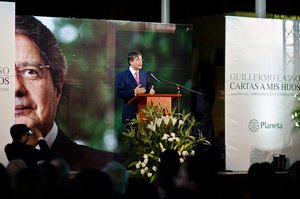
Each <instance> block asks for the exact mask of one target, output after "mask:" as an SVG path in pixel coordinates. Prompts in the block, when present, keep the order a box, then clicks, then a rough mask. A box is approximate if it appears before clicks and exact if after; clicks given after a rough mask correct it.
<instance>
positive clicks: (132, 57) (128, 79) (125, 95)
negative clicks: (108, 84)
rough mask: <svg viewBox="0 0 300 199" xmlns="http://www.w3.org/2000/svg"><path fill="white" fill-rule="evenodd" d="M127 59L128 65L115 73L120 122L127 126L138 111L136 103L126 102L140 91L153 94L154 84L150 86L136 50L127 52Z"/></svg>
mask: <svg viewBox="0 0 300 199" xmlns="http://www.w3.org/2000/svg"><path fill="white" fill-rule="evenodd" d="M127 61H128V65H129V67H128V68H127V69H126V70H124V71H122V72H120V73H119V74H117V78H116V92H117V96H118V97H119V98H120V99H122V100H123V102H124V106H123V110H122V124H124V125H126V127H127V128H129V127H130V126H129V123H130V122H131V120H132V119H134V118H136V114H137V112H138V105H137V104H128V102H129V101H130V100H131V99H132V98H134V97H135V96H137V95H139V94H142V93H149V94H154V93H155V90H154V86H153V85H152V86H150V83H149V76H148V73H147V72H145V71H144V70H142V67H143V58H142V54H141V53H140V52H138V51H132V52H130V53H128V56H127Z"/></svg>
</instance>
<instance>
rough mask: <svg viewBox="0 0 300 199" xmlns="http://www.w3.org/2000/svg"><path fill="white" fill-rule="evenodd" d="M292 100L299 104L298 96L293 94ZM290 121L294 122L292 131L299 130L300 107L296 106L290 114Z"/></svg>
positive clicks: (299, 97) (299, 98) (299, 95)
mask: <svg viewBox="0 0 300 199" xmlns="http://www.w3.org/2000/svg"><path fill="white" fill-rule="evenodd" d="M294 98H295V99H296V100H297V102H298V103H300V94H295V95H294ZM291 118H292V121H294V130H295V129H299V128H300V106H299V105H298V106H297V107H296V108H295V109H294V110H293V111H292V113H291Z"/></svg>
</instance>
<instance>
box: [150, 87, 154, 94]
mask: <svg viewBox="0 0 300 199" xmlns="http://www.w3.org/2000/svg"><path fill="white" fill-rule="evenodd" d="M154 93H155V90H154V85H152V86H151V88H150V92H149V94H154Z"/></svg>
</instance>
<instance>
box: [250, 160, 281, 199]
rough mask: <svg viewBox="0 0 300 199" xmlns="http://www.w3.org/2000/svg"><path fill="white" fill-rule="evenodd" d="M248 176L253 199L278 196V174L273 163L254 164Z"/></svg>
mask: <svg viewBox="0 0 300 199" xmlns="http://www.w3.org/2000/svg"><path fill="white" fill-rule="evenodd" d="M247 175H248V186H249V191H250V196H251V198H269V197H270V198H273V197H271V196H274V197H275V196H276V186H277V181H276V173H275V170H274V167H273V166H272V164H271V163H269V162H262V163H253V164H252V165H251V166H250V167H249V169H248V174H247Z"/></svg>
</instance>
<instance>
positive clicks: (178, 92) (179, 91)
mask: <svg viewBox="0 0 300 199" xmlns="http://www.w3.org/2000/svg"><path fill="white" fill-rule="evenodd" d="M156 78H157V79H158V80H160V81H163V82H166V83H168V84H171V85H173V86H176V89H177V94H180V93H181V90H180V89H181V88H183V89H185V90H188V91H191V92H193V93H197V94H199V95H203V93H200V92H198V91H195V90H193V89H189V88H186V87H184V86H182V85H180V84H176V83H174V82H170V81H168V80H165V79H162V78H158V77H156ZM179 105H180V103H179V97H178V98H177V107H178V111H180V107H179Z"/></svg>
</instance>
